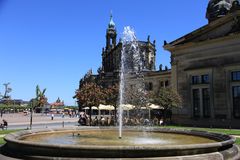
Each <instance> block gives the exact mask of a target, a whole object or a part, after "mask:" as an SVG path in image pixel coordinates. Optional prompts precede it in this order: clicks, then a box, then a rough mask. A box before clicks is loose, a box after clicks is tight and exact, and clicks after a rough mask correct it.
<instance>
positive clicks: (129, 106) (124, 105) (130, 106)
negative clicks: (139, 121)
mask: <svg viewBox="0 0 240 160" xmlns="http://www.w3.org/2000/svg"><path fill="white" fill-rule="evenodd" d="M121 107H122V109H123V110H128V111H129V110H132V109H134V108H135V106H134V105H131V104H121Z"/></svg>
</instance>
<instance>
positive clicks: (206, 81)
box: [202, 74, 209, 84]
mask: <svg viewBox="0 0 240 160" xmlns="http://www.w3.org/2000/svg"><path fill="white" fill-rule="evenodd" d="M202 83H203V84H208V83H209V76H208V74H205V75H202Z"/></svg>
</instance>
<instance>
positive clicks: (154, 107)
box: [147, 103, 163, 109]
mask: <svg viewBox="0 0 240 160" xmlns="http://www.w3.org/2000/svg"><path fill="white" fill-rule="evenodd" d="M147 107H148V108H150V109H163V107H161V106H159V105H156V104H152V103H148V105H147Z"/></svg>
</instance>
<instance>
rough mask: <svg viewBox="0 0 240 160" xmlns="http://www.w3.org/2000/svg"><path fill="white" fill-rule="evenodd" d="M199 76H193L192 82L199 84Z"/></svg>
mask: <svg viewBox="0 0 240 160" xmlns="http://www.w3.org/2000/svg"><path fill="white" fill-rule="evenodd" d="M199 83H200V81H199V76H192V84H199Z"/></svg>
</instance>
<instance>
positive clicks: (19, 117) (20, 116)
mask: <svg viewBox="0 0 240 160" xmlns="http://www.w3.org/2000/svg"><path fill="white" fill-rule="evenodd" d="M3 119H5V120H6V121H7V122H8V126H9V128H11V126H17V125H26V126H27V125H29V123H30V114H28V115H25V114H24V113H14V114H12V113H11V114H3V116H2V117H0V123H2V120H3ZM63 121H64V122H77V121H78V117H76V116H74V117H71V118H70V117H69V116H64V117H62V116H61V115H57V114H56V115H54V118H53V120H51V114H48V115H46V114H36V113H35V114H33V118H32V122H33V125H34V124H51V123H62V122H63Z"/></svg>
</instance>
